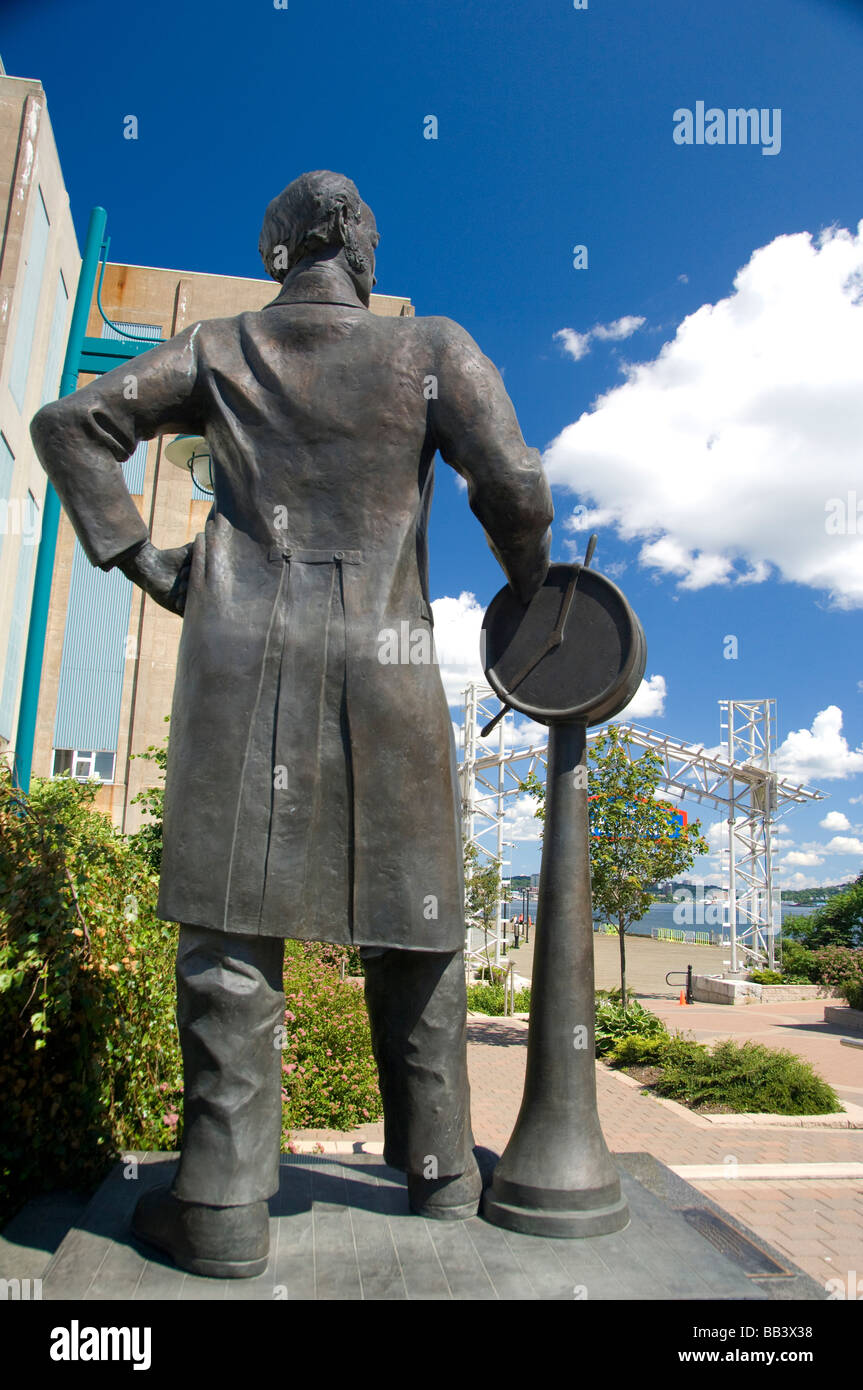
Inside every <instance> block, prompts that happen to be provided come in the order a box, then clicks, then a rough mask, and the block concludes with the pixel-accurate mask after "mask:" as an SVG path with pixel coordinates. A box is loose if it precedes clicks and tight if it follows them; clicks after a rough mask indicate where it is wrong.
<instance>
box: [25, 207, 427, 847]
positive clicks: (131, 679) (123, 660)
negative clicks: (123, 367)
mask: <svg viewBox="0 0 863 1390" xmlns="http://www.w3.org/2000/svg"><path fill="white" fill-rule="evenodd" d="M109 218H110V209H109ZM277 292H278V287H277V286H276V285H275V284H274V283H273V281H271V280H264V279H261V280H255V279H240V278H234V277H232V276H226V275H207V274H199V273H196V272H187V271H181V270H161V269H155V268H152V267H149V266H132V265H115V264H111V263H109V264H108V265H107V266H106V267H105V275H104V283H103V286H102V296H101V297H102V308H103V309H104V312H105V315H106V317H107V318H108V319H109V320H111V321H112V323H114V324H116V325H117V326H118V328H119V329H120V330H124V331H125V332H127V333H129V334H131V335H132V336H135V337H142V338H148V339H159V338H169V337H172V336H173V335H174V334H175V333H179V332H181V331H182V329H183V328H185V327H186V326H187V325H188V324H190V323H195V322H196V321H197V320H198V319H207V318H220V317H224V316H228V315H232V314H238V313H241V312H243V311H244V310H257V309H262V308H263V307H264V305H265V304H267V303H269V302H270V301H271V300H272V299H274V298H275V296H276V294H277ZM371 309H372V312H373V313H377V314H383V315H386V316H396V317H398V316H412V315H413V308H412V307H411V304H410V301H409V300H406V299H401V298H397V297H392V296H388V295H372V301H371ZM87 333H88V336H91V337H99V336H102V337H115V338H116V337H118V336H120V334H119V333H118V331H117V329H115V328H112V327H110V326H109V325H108V324H107V323H106V322H105V321H104V319H103V318H102V316H101V314H100V312H99V309H98V306H97V305H96V304H95V302H94V303H93V305H92V307H91V311H90V320H89V324H88V328H87ZM130 370H131V367H130ZM85 380H89V378H85V377H82V379H81V384H83V382H84V381H85ZM171 438H172V437H171V436H166V437H165V438H163V439H155V440H152V441H150V443H146V442H145V443H142V444H140V445H139V446H138V448H137V449H136V451H135V453H134V454H133V455H132V457H131V458H130V459H129V460H128V461H127V463H126V464H125V465H124V471H125V476H126V482H127V486H128V488H129V491H130V492H131V494H132V496H133V497H134V499H135V501H136V503H137V505H138V507H139V508H140V511H141V514H142V516H143V517H144V519H145V520H146V522H147V525H148V526H149V528H150V534H151V537H152V540H153V543H154V544H155V545H157V546H159V547H163V548H168V547H172V546H179V545H183V544H184V543H185V542H186V541H188V540H191V539H192V538H193V537H194V536H195V535H196V534H197V533H198V532H199V531H201V530H203V528H204V524H205V522H206V519H207V515H208V513H209V510H210V506H211V499H210V497H209V495H208V494H207V493H206V492H204V491H202V490H201V489H200V488H199V487H198V485H197V484H196V483H195V482H194V481H193V479H192V476H191V474H190V473H189V472H188V471H187V470H186V469H183V468H178V467H177V466H176V465H174V464H172V463H171V462H169V460H168V459H167V457H166V454H165V449H166V448H167V447H169V446H170V443H171ZM181 626H182V620H181V619H180V618H178V617H177V616H176V615H174V614H172V613H169V612H167V611H166V610H165V609H164V608H161V607H159V605H158V604H155V603H153V601H152V600H151V599H149V598H147V597H145V596H144V595H143V594H142V592H141V590H140V589H138V588H135V587H134V586H133V585H132V584H130V583H129V581H128V580H127V579H126V578H125V576H124V575H122V574H121V573H120V571H119V570H116V569H115V570H111V571H109V572H108V573H107V574H106V573H105V572H103V571H102V570H99V569H95V568H93V567H92V566H91V565H90V563H89V562H88V560H87V559H86V557H85V556H84V553H83V551H82V549H81V547H80V545H79V543H78V541H77V540H76V538H75V535H74V532H73V530H72V527H71V524H70V522H69V520H68V518H67V517H66V516H65V514H63V516H62V517H61V520H60V531H59V536H58V542H57V555H56V562H55V570H54V582H53V589H52V596H51V609H50V615H49V623H48V636H47V641H46V644H45V658H44V665H43V669H42V686H41V693H40V702H39V712H38V720H37V729H36V744H35V748H34V758H33V774H34V776H36V777H40V776H41V777H46V776H50V775H52V774H54V775H57V774H62V773H69V772H71V773H72V775H73V776H78V777H87V776H97V777H99V778H100V780H101V781H102V783H103V785H102V786H101V787H100V789H99V792H98V795H97V801H96V804H97V806H99V807H100V808H101V809H102V810H104V811H105V812H107V813H109V814H110V815H111V817H112V819H113V820H114V823H115V824H116V825H117V826H118V828H120V829H123V830H125V831H127V832H129V831H131V830H134V829H136V828H137V827H138V825H139V824H140V822H141V815H140V808H139V807H138V806H135V805H132V804H131V803H132V800H133V798H134V797H135V795H136V794H137V793H138V792H140V791H141V790H143V789H144V788H146V787H148V786H152V785H154V784H155V783H156V781H157V773H156V769H155V767H154V766H153V764H152V763H151V762H148V761H146V760H144V759H141V758H139V757H136V756H134V755H138V754H141V753H142V752H143V751H144V750H145V749H146V748H148V747H149V746H151V745H158V744H160V743H161V742H162V740H163V739H164V737H165V735H166V732H167V726H166V724H165V719H166V716H168V715H169V713H170V709H171V694H172V691H173V686H174V673H175V668H176V661H177V651H178V647H179V642H180V632H181ZM242 732H243V731H242V730H238V731H237V733H238V737H240V736H241V734H242Z"/></svg>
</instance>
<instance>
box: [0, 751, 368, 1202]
mask: <svg viewBox="0 0 863 1390" xmlns="http://www.w3.org/2000/svg"><path fill="white" fill-rule="evenodd" d="M96 791H97V786H96V784H94V783H93V784H87V783H79V782H77V781H74V780H72V779H69V778H59V779H49V780H34V782H33V787H32V791H31V793H30V795H29V797H24V796H22V795H21V793H20V792H18V791H17V789H16V788H14V787H13V786H12V782H11V778H10V775H9V772H8V768H6V767H5V765H4V766H2V767H0V1096H2V1104H0V1221H2V1220H5V1219H6V1218H7V1217H9V1216H11V1215H12V1214H13V1212H14V1211H15V1210H17V1208H18V1207H20V1206H21V1204H22V1203H23V1202H25V1201H26V1200H27V1199H28V1198H29V1197H31V1196H33V1195H35V1194H36V1193H38V1192H43V1191H47V1190H51V1189H56V1188H63V1187H67V1188H79V1189H90V1188H92V1187H93V1185H94V1184H95V1183H96V1182H98V1181H99V1180H100V1179H101V1178H102V1177H103V1176H104V1174H105V1173H106V1172H107V1170H108V1169H109V1167H110V1165H111V1162H112V1161H113V1160H114V1159H116V1158H117V1157H118V1156H119V1155H121V1154H122V1153H124V1152H126V1151H128V1150H129V1149H149V1150H164V1149H175V1148H176V1147H177V1146H178V1144H179V1142H180V1141H181V1137H182V1123H183V1121H182V1116H183V1103H182V1094H183V1086H182V1059H181V1055H180V1048H179V1041H178V1037H177V1029H176V1021H175V1009H176V986H175V979H174V967H175V958H176V944H177V927H176V926H175V925H174V924H171V923H168V922H163V921H161V920H160V919H159V918H158V917H157V916H156V898H157V893H158V875H157V873H156V872H155V870H154V855H155V851H156V847H157V846H158V844H159V842H160V841H159V836H158V834H157V835H155V836H150V837H143V838H141V836H140V834H137V835H133V836H128V837H124V836H122V835H120V834H118V833H117V832H116V831H115V830H114V828H113V826H112V824H111V822H110V820H109V819H108V818H107V817H106V816H104V815H103V814H102V813H101V812H99V811H97V810H95V808H94V806H93V799H94V797H95V795H96ZM343 961H344V964H345V971H346V973H348V974H358V973H360V972H361V969H362V966H361V962H360V959H359V952H358V951H357V950H356V949H355V948H346V947H341V946H330V945H319V944H317V943H300V942H289V943H287V950H286V959H285V964H286V976H285V988H286V992H287V993H288V994H290V995H291V999H290V1000H289V1002H288V1006H287V1013H286V1019H285V1021H286V1025H287V1026H286V1039H287V1043H288V1046H287V1047H286V1049H285V1052H284V1057H283V1063H284V1071H285V1082H286V1086H285V1092H284V1093H283V1100H284V1108H283V1120H284V1127H285V1129H286V1130H289V1129H290V1128H291V1127H299V1126H314V1127H322V1128H323V1127H327V1128H353V1126H354V1125H356V1124H358V1123H362V1122H363V1121H365V1120H368V1119H377V1118H378V1117H379V1116H380V1113H381V1103H380V1095H379V1091H378V1086H377V1073H376V1069H375V1063H374V1058H373V1055H372V1049H371V1038H370V1035H369V1029H368V1018H367V1014H366V1008H365V999H364V996H363V991H362V988H361V987H357V986H356V985H352V984H351V983H349V982H348V981H347V980H345V981H342V980H341V978H340V975H341V966H342V962H343ZM289 1078H290V1080H289Z"/></svg>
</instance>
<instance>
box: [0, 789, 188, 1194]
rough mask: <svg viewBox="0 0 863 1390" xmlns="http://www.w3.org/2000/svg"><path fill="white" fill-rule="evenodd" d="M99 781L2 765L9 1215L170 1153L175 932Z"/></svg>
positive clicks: (4, 1135)
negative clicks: (143, 1155)
mask: <svg viewBox="0 0 863 1390" xmlns="http://www.w3.org/2000/svg"><path fill="white" fill-rule="evenodd" d="M95 793H96V785H95V784H82V783H79V782H75V781H72V780H70V779H66V778H63V779H57V780H48V781H34V783H33V789H32V792H31V794H30V796H29V797H24V796H22V795H21V794H20V793H19V792H18V791H17V790H16V789H15V788H14V787H13V786H12V783H11V778H10V776H9V772H8V769H7V768H5V767H4V768H3V769H2V770H0V1095H2V1097H3V1103H2V1106H0V1213H2V1215H3V1216H4V1217H5V1216H7V1215H9V1214H11V1212H12V1211H13V1210H15V1209H16V1208H17V1206H19V1205H20V1204H21V1202H23V1201H25V1200H26V1199H27V1198H28V1197H29V1196H30V1195H32V1194H34V1193H36V1192H39V1191H44V1190H46V1189H50V1188H59V1187H78V1188H86V1187H89V1186H91V1185H92V1184H93V1183H94V1182H95V1181H97V1180H98V1179H99V1178H100V1177H101V1176H102V1175H103V1174H104V1172H105V1171H106V1170H107V1167H108V1165H109V1163H110V1161H111V1160H112V1159H113V1158H114V1157H116V1156H117V1154H118V1153H121V1152H123V1151H124V1150H125V1149H129V1148H141V1149H166V1148H167V1149H171V1148H173V1147H174V1146H175V1142H176V1137H177V1133H178V1130H179V1127H180V1116H181V1110H182V1106H181V1095H182V1069H181V1060H180V1051H179V1046H178V1040H177V1032H176V1025H175V1021H174V955H175V945H176V940H175V933H174V931H173V930H172V928H171V927H170V926H168V925H167V924H166V923H164V922H161V921H160V920H159V919H158V918H157V917H156V914H155V905H156V893H157V887H158V880H157V878H156V876H155V874H154V873H153V871H152V868H151V865H150V863H149V861H148V860H147V859H146V858H145V857H144V856H143V855H142V854H141V853H140V852H139V851H138V850H136V849H135V848H134V847H130V846H129V845H128V844H127V843H126V841H125V840H124V839H123V837H122V836H120V835H118V834H117V833H116V831H115V830H114V828H113V826H112V825H111V822H110V821H109V820H108V819H107V818H106V817H105V816H103V815H102V814H101V813H100V812H98V811H96V810H94V808H93V805H92V802H93V798H94V796H95Z"/></svg>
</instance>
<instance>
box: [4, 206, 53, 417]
mask: <svg viewBox="0 0 863 1390" xmlns="http://www.w3.org/2000/svg"><path fill="white" fill-rule="evenodd" d="M36 192H37V194H38V197H36V198H35V199H34V203H35V207H34V208H33V226H32V229H31V232H30V246H29V249H28V252H27V265H26V268H25V270H24V283H23V286H22V289H21V307H20V310H19V312H18V326H17V328H16V330H15V347H14V349H13V352H12V368H11V371H10V372H9V390H10V391H11V392H12V398H13V400H14V401H15V404H16V405H17V407H18V409H19V410H23V409H24V394H25V392H26V390H27V375H28V373H29V370H30V354H31V352H32V350H33V335H34V333H35V331H36V315H37V314H38V312H39V299H40V296H41V292H42V274H43V271H44V269H45V252H46V251H47V249H48V214H47V212H46V211H45V203H44V202H43V199H42V190H41V189H40V188H38V187H37V190H36Z"/></svg>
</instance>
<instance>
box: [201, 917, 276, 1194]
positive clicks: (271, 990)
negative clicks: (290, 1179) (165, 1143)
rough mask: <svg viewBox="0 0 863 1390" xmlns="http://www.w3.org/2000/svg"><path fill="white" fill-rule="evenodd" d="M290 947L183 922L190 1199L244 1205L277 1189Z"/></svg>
mask: <svg viewBox="0 0 863 1390" xmlns="http://www.w3.org/2000/svg"><path fill="white" fill-rule="evenodd" d="M283 956H284V942H283V941H281V940H279V939H276V938H273V937H262V936H261V937H259V936H230V935H228V934H227V933H224V932H217V931H211V930H210V929H209V928H207V927H192V926H181V928H180V939H179V944H178V948H177V1021H178V1024H179V1029H180V1046H181V1047H182V1050H183V1072H184V1084H185V1089H184V1117H183V1153H182V1157H181V1159H180V1164H179V1172H178V1175H177V1178H176V1179H175V1182H174V1192H175V1193H176V1195H177V1196H178V1197H180V1198H181V1199H182V1200H183V1201H187V1202H204V1203H206V1204H207V1205H208V1206H224V1207H237V1206H244V1205H245V1204H246V1203H249V1202H260V1201H265V1200H266V1199H267V1198H268V1197H271V1196H272V1195H273V1194H274V1193H275V1192H277V1191H278V1187H279V1151H280V1147H281V1144H280V1140H281V1121H282V1100H281V1063H282V1052H281V1050H280V1048H279V1045H278V1042H279V1038H278V1033H277V1029H278V1028H279V1026H280V1025H283V1024H284V1013H285V997H284V994H283V992H282V990H283V986H282V961H283Z"/></svg>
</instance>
